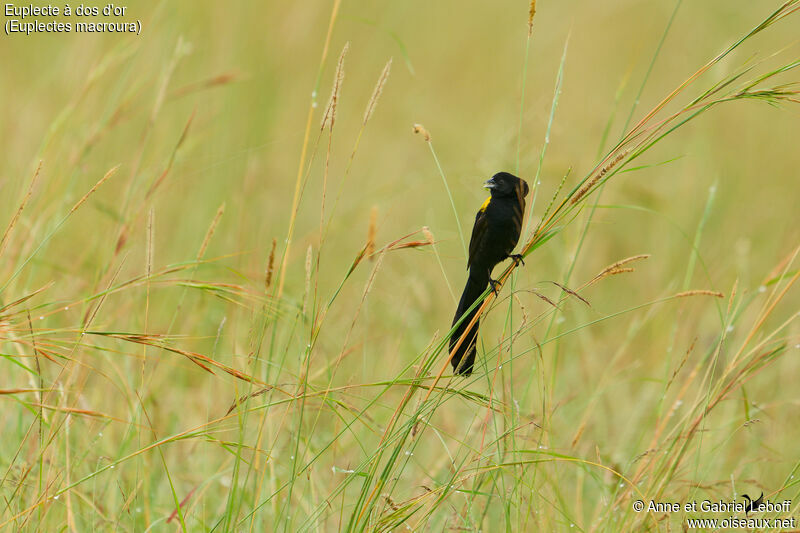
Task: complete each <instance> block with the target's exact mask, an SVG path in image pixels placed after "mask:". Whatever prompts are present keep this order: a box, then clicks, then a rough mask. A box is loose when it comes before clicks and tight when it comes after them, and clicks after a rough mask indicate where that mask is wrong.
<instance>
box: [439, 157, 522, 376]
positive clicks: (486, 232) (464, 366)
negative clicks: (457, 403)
mask: <svg viewBox="0 0 800 533" xmlns="http://www.w3.org/2000/svg"><path fill="white" fill-rule="evenodd" d="M483 186H484V188H486V189H489V198H487V199H486V201H485V202H484V203H483V205H481V207H480V209H479V210H478V213H477V214H476V215H475V224H474V225H473V226H472V236H471V237H470V240H469V255H468V257H467V270H468V276H467V283H466V285H465V286H464V291H463V292H462V293H461V299H460V300H459V302H458V308H457V309H456V314H455V317H453V327H454V328H455V329H454V330H453V334H452V336H451V337H450V352H451V353H452V357H451V359H450V363H451V364H452V365H453V371H454V372H455V373H456V374H460V375H465V376H468V375H470V374H471V373H472V367H473V366H474V364H475V345H476V341H477V336H478V327H479V324H480V318H478V319H477V320H475V324H473V326H472V327H471V328H469V331H467V327H468V326H469V324H470V322H471V321H472V319H473V317H474V316H475V314H476V313H477V312H478V307H479V306H476V307H475V308H474V309H473V310H472V311H469V312H467V311H468V310H469V308H470V307H472V304H474V303H475V301H476V300H478V298H480V297H481V295H482V294H483V293H484V291H485V290H486V287H487V286H488V285H491V287H492V290H494V291H495V292H496V285H497V281H495V280H493V279H492V269H494V267H495V266H496V265H497V264H498V263H500V262H501V261H504V260H505V259H508V258H511V259H513V260H514V261H515V262H522V263H523V264H524V262H523V260H522V255H520V254H511V252H512V251H513V250H514V247H515V246H516V245H517V241H519V236H520V233H521V232H522V218H523V216H524V214H525V196H526V195H527V194H528V190H529V188H528V184H527V182H526V181H525V180H523V179H521V178H518V177H517V176H515V175H513V174H510V173H508V172H498V173H497V174H495V175H494V176H492V177H491V179H489V180H488V181H486V183H484V185H483ZM459 321H460V322H459ZM465 331H467V332H466V336H464V340H463V341H462V342H461V343H460V344H459V340H460V339H461V337H462V336H463V335H464V332H465Z"/></svg>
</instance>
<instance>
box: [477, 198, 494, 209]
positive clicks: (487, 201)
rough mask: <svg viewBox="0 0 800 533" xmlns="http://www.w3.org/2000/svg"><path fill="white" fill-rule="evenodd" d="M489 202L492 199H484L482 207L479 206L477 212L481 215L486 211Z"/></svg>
mask: <svg viewBox="0 0 800 533" xmlns="http://www.w3.org/2000/svg"><path fill="white" fill-rule="evenodd" d="M491 201H492V197H491V196H490V197H489V198H487V199H486V201H485V202H483V205H482V206H481V208H480V209H479V210H478V211H480V212H481V213H483V212H484V211H486V208H487V207H489V202H491Z"/></svg>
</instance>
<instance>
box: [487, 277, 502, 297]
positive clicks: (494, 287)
mask: <svg viewBox="0 0 800 533" xmlns="http://www.w3.org/2000/svg"><path fill="white" fill-rule="evenodd" d="M489 286H490V287H491V288H492V292H493V293H494V295H495V296H498V295H499V293H498V292H497V287H499V286H500V282H499V281H497V280H496V279H492V278H489Z"/></svg>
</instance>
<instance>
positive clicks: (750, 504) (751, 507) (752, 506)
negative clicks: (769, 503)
mask: <svg viewBox="0 0 800 533" xmlns="http://www.w3.org/2000/svg"><path fill="white" fill-rule="evenodd" d="M742 497H743V498H744V499H746V500H747V505H746V506H745V508H744V515H745V516H747V515H749V514H750V513H751V512H752V511H758V509H759V508H760V507H761V504H762V503H764V491H763V490H762V491H761V496H759V497H758V499H757V500H753V499H752V498H750V496H748V495H747V494H742Z"/></svg>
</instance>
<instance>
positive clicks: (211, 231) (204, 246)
mask: <svg viewBox="0 0 800 533" xmlns="http://www.w3.org/2000/svg"><path fill="white" fill-rule="evenodd" d="M224 213H225V202H222V205H220V206H219V208H218V209H217V214H216V215H214V220H212V221H211V225H210V226H209V227H208V231H206V236H205V238H204V239H203V244H201V245H200V250H199V251H198V252H197V260H198V261H200V260H201V259H203V256H204V255H206V249H207V248H208V243H209V242H210V241H211V237H213V236H214V232H215V231H216V230H217V224H219V220H220V219H221V218H222V215H223V214H224Z"/></svg>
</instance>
